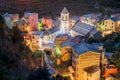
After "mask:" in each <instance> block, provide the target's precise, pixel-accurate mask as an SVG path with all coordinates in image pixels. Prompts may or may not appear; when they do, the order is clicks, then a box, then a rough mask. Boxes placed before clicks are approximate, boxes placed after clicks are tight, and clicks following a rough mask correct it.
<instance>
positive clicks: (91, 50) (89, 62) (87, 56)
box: [72, 43, 101, 80]
mask: <svg viewBox="0 0 120 80" xmlns="http://www.w3.org/2000/svg"><path fill="white" fill-rule="evenodd" d="M99 45H100V44H97V43H96V44H88V43H80V44H78V45H75V46H73V53H72V67H73V70H74V71H73V73H72V74H73V76H74V78H75V80H100V72H101V70H100V56H101V53H100V52H99V51H98V46H99Z"/></svg>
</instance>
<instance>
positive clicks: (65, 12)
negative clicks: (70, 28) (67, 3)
mask: <svg viewBox="0 0 120 80" xmlns="http://www.w3.org/2000/svg"><path fill="white" fill-rule="evenodd" d="M61 13H63V14H67V13H69V12H68V10H67V9H66V7H64V8H63V10H62V12H61Z"/></svg>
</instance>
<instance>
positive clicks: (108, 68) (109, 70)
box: [104, 64, 118, 78]
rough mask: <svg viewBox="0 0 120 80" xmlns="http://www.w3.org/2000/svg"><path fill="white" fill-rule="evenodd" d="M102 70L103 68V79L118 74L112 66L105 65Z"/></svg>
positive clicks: (116, 69)
mask: <svg viewBox="0 0 120 80" xmlns="http://www.w3.org/2000/svg"><path fill="white" fill-rule="evenodd" d="M104 68H105V72H104V77H105V78H107V77H109V75H110V74H115V73H117V72H118V68H117V67H116V66H115V65H113V64H111V65H106V66H105V67H104Z"/></svg>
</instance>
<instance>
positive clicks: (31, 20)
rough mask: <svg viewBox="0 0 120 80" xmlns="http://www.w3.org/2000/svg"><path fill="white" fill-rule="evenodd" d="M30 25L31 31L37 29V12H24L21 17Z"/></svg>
mask: <svg viewBox="0 0 120 80" xmlns="http://www.w3.org/2000/svg"><path fill="white" fill-rule="evenodd" d="M23 19H24V20H25V21H26V22H27V24H28V25H29V26H30V29H31V31H34V30H38V13H29V12H26V13H24V18H23Z"/></svg>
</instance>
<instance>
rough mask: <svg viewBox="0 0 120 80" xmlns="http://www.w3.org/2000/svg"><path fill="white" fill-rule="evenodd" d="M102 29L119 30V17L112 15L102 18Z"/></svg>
mask: <svg viewBox="0 0 120 80" xmlns="http://www.w3.org/2000/svg"><path fill="white" fill-rule="evenodd" d="M104 30H105V31H111V32H115V31H120V19H119V18H118V17H112V18H109V19H106V20H104Z"/></svg>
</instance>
